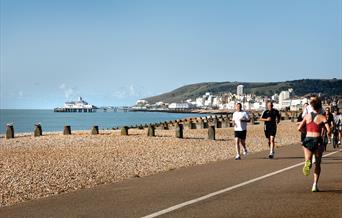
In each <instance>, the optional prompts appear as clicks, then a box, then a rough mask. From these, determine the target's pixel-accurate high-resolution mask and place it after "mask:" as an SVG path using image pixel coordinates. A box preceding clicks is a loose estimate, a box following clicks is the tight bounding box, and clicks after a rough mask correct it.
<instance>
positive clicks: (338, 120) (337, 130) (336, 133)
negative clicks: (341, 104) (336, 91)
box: [332, 108, 341, 148]
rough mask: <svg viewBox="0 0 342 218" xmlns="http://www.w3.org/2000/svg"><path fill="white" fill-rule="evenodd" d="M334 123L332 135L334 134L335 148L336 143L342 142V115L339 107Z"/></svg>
mask: <svg viewBox="0 0 342 218" xmlns="http://www.w3.org/2000/svg"><path fill="white" fill-rule="evenodd" d="M333 115H334V125H333V130H332V135H333V136H334V137H333V138H334V140H335V142H334V141H333V145H334V148H335V146H336V145H339V144H341V115H340V114H339V112H338V109H337V108H335V110H334V112H333Z"/></svg>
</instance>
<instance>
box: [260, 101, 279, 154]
mask: <svg viewBox="0 0 342 218" xmlns="http://www.w3.org/2000/svg"><path fill="white" fill-rule="evenodd" d="M260 121H264V132H265V136H266V138H267V139H268V146H269V148H270V154H269V155H268V158H269V159H273V158H274V154H275V152H274V150H275V143H274V139H275V136H276V134H277V124H279V122H280V113H279V111H278V110H277V109H275V108H273V102H271V101H269V102H267V109H266V110H265V111H264V112H263V113H262V115H261V118H260Z"/></svg>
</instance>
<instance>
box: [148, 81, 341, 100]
mask: <svg viewBox="0 0 342 218" xmlns="http://www.w3.org/2000/svg"><path fill="white" fill-rule="evenodd" d="M239 84H242V85H244V93H248V94H249V93H251V94H255V95H258V96H271V95H273V94H275V93H278V94H279V93H280V92H281V91H283V90H287V89H289V88H293V90H294V95H297V96H304V95H306V94H309V93H321V94H323V95H328V96H335V95H342V80H341V79H331V80H318V79H302V80H293V81H285V82H271V83H246V82H208V83H197V84H191V85H186V86H182V87H180V88H178V89H175V90H173V91H171V92H168V93H164V94H161V95H158V96H153V97H148V98H145V100H147V101H148V102H149V103H156V102H158V101H163V102H167V103H171V102H181V101H184V100H186V99H189V98H191V99H193V100H194V99H195V98H197V97H199V96H202V95H204V94H205V93H206V92H211V93H212V94H220V93H225V92H232V93H236V86H237V85H239Z"/></svg>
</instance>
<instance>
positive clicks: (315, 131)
mask: <svg viewBox="0 0 342 218" xmlns="http://www.w3.org/2000/svg"><path fill="white" fill-rule="evenodd" d="M310 105H311V107H312V109H313V111H312V112H311V113H310V114H307V115H306V116H305V117H304V120H303V121H302V122H301V123H300V125H299V126H298V131H303V127H304V126H306V137H305V140H304V142H303V150H304V158H305V162H304V167H303V174H304V175H305V176H308V175H309V174H310V169H311V166H312V162H311V160H312V157H313V155H314V156H315V157H316V162H315V171H314V181H313V185H312V189H311V191H312V192H318V191H319V189H318V179H319V176H320V173H321V159H322V154H323V152H324V143H323V138H322V129H323V127H325V128H326V130H327V133H328V135H330V134H331V129H330V126H329V124H328V119H327V118H326V116H324V115H321V114H319V111H320V110H321V103H320V100H319V99H313V100H311V102H310Z"/></svg>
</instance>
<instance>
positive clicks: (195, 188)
mask: <svg viewBox="0 0 342 218" xmlns="http://www.w3.org/2000/svg"><path fill="white" fill-rule="evenodd" d="M324 155H325V157H324V158H323V161H322V174H321V180H320V182H319V188H320V190H321V192H319V193H312V192H311V185H312V173H311V174H310V176H309V177H305V176H303V175H302V164H301V163H302V162H303V152H302V148H301V146H300V145H298V144H294V145H289V146H283V147H280V148H279V149H277V153H276V158H275V159H273V160H269V159H267V158H266V156H267V151H261V152H256V153H253V154H251V155H249V156H248V157H247V158H244V159H242V160H241V161H235V160H232V159H229V160H222V161H217V162H213V163H209V164H205V165H200V166H194V167H187V168H181V169H176V170H172V171H168V172H163V173H159V174H156V175H153V176H148V177H144V178H133V179H128V180H125V181H122V182H119V183H114V184H107V185H100V186H96V187H94V188H90V189H83V190H79V191H75V192H70V193H66V194H60V195H56V196H52V197H48V198H42V199H38V200H32V201H28V202H24V203H18V204H16V205H14V206H9V207H4V208H1V209H0V217H144V216H146V217H157V216H160V217H341V214H342V202H341V196H342V182H341V181H342V152H341V150H332V149H331V146H330V147H329V149H328V151H327V152H325V153H324Z"/></svg>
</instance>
